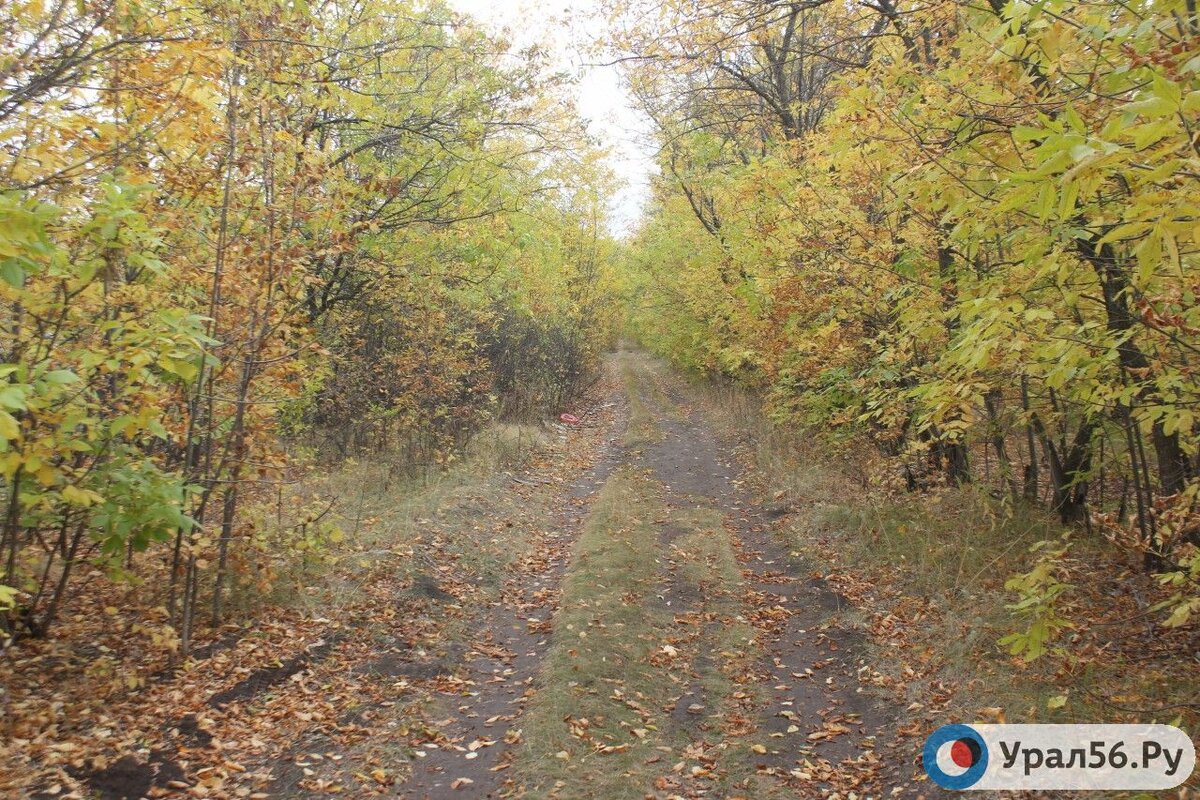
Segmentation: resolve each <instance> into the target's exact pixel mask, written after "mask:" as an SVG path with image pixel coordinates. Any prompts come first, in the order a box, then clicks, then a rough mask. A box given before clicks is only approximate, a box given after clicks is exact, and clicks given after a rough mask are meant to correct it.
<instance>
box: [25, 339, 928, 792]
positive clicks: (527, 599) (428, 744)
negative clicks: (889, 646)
mask: <svg viewBox="0 0 1200 800" xmlns="http://www.w3.org/2000/svg"><path fill="white" fill-rule="evenodd" d="M705 397H706V395H705V393H704V392H703V391H698V390H696V389H695V388H694V387H692V386H691V385H690V384H688V382H687V381H686V380H684V379H683V378H682V377H680V376H679V375H677V374H675V373H673V372H672V371H671V370H669V369H668V368H666V367H665V366H663V365H662V364H661V363H660V362H658V361H657V360H655V359H653V358H651V357H649V356H648V355H646V354H644V353H641V352H635V351H623V352H620V353H616V354H614V355H612V356H610V357H609V358H608V359H607V361H606V370H605V376H604V378H603V379H602V381H601V382H600V383H599V384H598V386H597V388H596V389H595V391H594V392H593V393H592V395H591V397H590V398H589V399H588V400H587V401H586V402H584V403H581V404H580V407H579V408H576V409H572V411H573V412H575V413H576V415H577V416H579V417H580V418H581V423H580V424H579V425H577V426H571V427H563V428H559V429H555V430H552V431H551V432H550V435H549V436H548V437H547V441H545V442H543V449H542V450H541V451H539V455H537V456H536V457H535V458H533V459H532V460H531V461H530V462H529V463H527V464H526V465H525V467H524V468H523V469H522V470H521V471H520V472H518V473H511V472H503V471H499V472H493V473H491V474H488V475H484V476H482V477H480V478H479V479H478V480H473V482H472V481H467V482H465V483H461V484H456V485H455V487H454V488H453V490H452V491H444V492H442V493H441V494H438V495H436V496H434V497H431V498H428V499H427V500H423V501H422V503H424V505H422V506H421V507H420V508H418V509H416V510H413V509H411V508H408V506H405V507H404V508H405V509H407V510H405V511H404V512H403V513H405V514H408V515H410V516H411V518H412V519H411V525H409V526H408V527H405V528H404V530H405V531H407V533H405V534H404V535H405V536H406V537H408V538H407V539H406V540H404V541H397V540H395V539H393V540H390V541H388V540H380V541H379V542H377V543H376V545H374V546H375V547H377V548H383V549H379V550H377V551H372V552H380V553H385V554H387V555H386V556H381V557H380V559H381V560H376V561H375V562H371V563H373V564H374V566H372V567H371V569H370V570H369V571H368V572H367V573H364V577H363V579H362V585H361V586H360V587H359V588H358V589H356V594H355V597H356V598H357V599H354V600H352V601H347V602H346V606H345V610H343V611H340V612H338V613H334V612H331V611H328V610H324V609H321V610H319V611H318V612H316V613H312V614H309V615H308V616H304V617H300V618H297V617H296V615H295V614H293V616H292V617H291V618H289V619H290V620H291V621H289V622H288V623H287V624H286V625H285V624H283V623H279V624H277V625H267V624H265V623H262V622H260V623H259V625H258V628H257V630H253V631H250V632H246V633H241V634H235V635H232V636H231V637H230V638H229V639H228V641H222V642H221V643H218V645H215V646H214V647H213V648H212V652H211V653H210V654H207V655H206V658H205V659H204V660H201V661H198V662H196V663H195V664H194V665H192V666H191V667H189V669H188V670H187V671H186V672H184V673H182V674H180V675H179V676H175V677H170V678H168V679H164V681H163V682H162V683H161V684H155V685H153V686H151V687H149V688H148V689H147V690H146V691H145V692H143V693H142V694H141V695H139V697H141V698H143V702H144V704H145V705H144V707H143V708H141V709H134V710H133V712H131V714H133V716H134V717H136V719H137V724H138V725H139V726H141V729H142V730H144V731H152V732H153V731H157V733H152V734H145V733H143V734H138V738H137V742H138V743H139V745H138V747H139V748H140V749H136V750H135V751H133V752H131V751H130V750H129V746H128V745H124V746H123V749H121V750H117V749H116V747H115V746H114V749H113V753H112V755H111V756H110V757H109V758H107V760H106V762H105V763H107V766H105V767H104V768H102V769H96V768H93V769H91V770H88V769H86V768H85V769H80V770H79V771H78V772H75V773H73V775H74V777H75V778H77V779H79V780H81V781H82V782H83V783H84V784H86V786H87V787H88V790H89V791H91V792H92V793H94V794H96V795H99V796H101V797H105V798H137V797H142V796H148V797H167V796H204V797H252V798H270V797H286V798H292V797H314V798H315V797H328V796H350V797H371V796H386V797H397V796H399V797H407V798H455V797H462V798H483V797H530V798H541V797H548V798H550V797H553V798H564V799H565V798H584V797H586V798H589V800H608V799H610V798H611V799H612V800H618V799H621V800H624V799H625V798H647V797H650V798H662V799H663V800H666V799H667V798H698V797H722V798H738V797H740V798H754V799H757V798H763V799H764V800H770V799H771V798H785V797H786V798H795V797H802V798H803V797H814V798H815V797H831V796H839V797H842V798H855V797H857V798H866V797H884V796H897V795H899V796H917V794H918V791H917V789H916V788H915V787H918V786H919V787H922V789H923V791H922V792H921V793H923V794H926V795H928V794H929V791H928V789H929V785H928V783H924V784H913V783H912V781H913V780H914V775H915V774H916V773H917V772H918V771H919V767H917V766H915V765H914V763H913V752H914V748H913V746H912V742H911V741H904V742H902V743H898V742H897V739H896V737H895V733H894V732H895V730H896V729H897V728H898V727H899V726H900V723H901V722H902V721H903V720H902V714H900V713H898V712H897V711H896V710H895V709H894V708H890V707H889V705H888V701H887V698H885V697H882V696H880V695H878V694H877V693H876V691H875V689H874V687H873V685H872V684H873V681H872V676H873V674H874V671H873V669H872V667H871V665H870V664H868V663H866V662H865V661H864V655H863V654H864V648H863V646H862V645H863V642H862V640H861V639H860V638H859V634H857V633H855V632H854V631H853V630H852V629H851V625H850V624H849V622H848V620H847V619H845V618H844V615H843V612H844V611H845V610H846V609H845V608H844V603H843V601H842V600H841V599H840V598H839V597H838V596H837V595H836V594H834V593H833V592H831V591H830V590H829V589H828V588H827V587H826V586H825V584H824V583H823V582H822V580H820V573H819V571H817V570H816V569H815V568H814V566H813V564H811V563H809V562H807V561H806V560H805V554H804V553H802V552H797V551H795V550H793V549H791V548H789V547H788V546H787V545H786V544H784V542H785V541H786V540H785V539H784V538H782V537H781V536H779V535H778V530H777V529H778V528H779V527H780V526H781V525H784V524H785V523H786V522H787V521H788V518H789V516H790V515H791V513H792V511H791V509H792V508H793V507H795V505H796V504H793V503H791V502H790V501H791V500H793V499H792V498H782V499H781V498H774V497H772V498H768V499H765V500H764V498H762V497H760V496H759V492H757V491H756V476H755V475H754V472H753V470H751V469H747V468H746V467H744V466H743V465H742V464H741V463H739V462H740V459H739V457H738V453H739V450H738V442H737V436H736V428H737V425H736V421H733V422H734V424H730V420H728V419H727V418H726V417H727V415H724V416H723V415H722V414H721V413H720V412H721V409H717V408H714V407H713V406H712V402H711V401H710V400H706V399H705ZM365 491H366V490H365V489H363V490H362V492H363V493H365ZM384 491H387V490H386V483H385V490H384ZM391 491H392V492H393V494H394V493H395V491H396V490H394V489H393V490H391ZM389 497H390V496H384V495H381V496H380V498H379V502H378V503H377V504H376V506H375V507H371V508H369V509H367V511H366V512H364V511H363V510H362V509H359V510H358V511H357V512H356V514H357V515H358V516H356V517H355V520H354V522H355V525H356V526H357V523H358V520H359V518H360V517H362V516H363V515H364V514H367V518H368V521H370V520H372V519H376V520H382V522H383V523H386V522H387V521H388V519H389V516H388V515H389V514H393V515H395V514H400V513H401V512H400V511H399V510H397V509H399V508H400V506H397V505H395V502H394V500H392V499H389ZM405 502H408V501H407V500H406V501H405ZM380 524H382V523H380ZM362 563H363V564H364V565H366V564H368V563H369V562H368V560H367V559H365V558H364V560H363V562H362ZM388 565H395V566H394V567H388ZM208 687H212V688H208ZM163 698H170V702H169V703H168V702H165V701H164V700H163ZM181 707H183V708H190V709H191V710H190V713H187V714H184V715H180V713H179V711H178V709H179V708H181ZM168 708H169V709H174V710H172V711H169V712H168V711H162V710H161V709H168ZM159 714H161V715H162V717H163V718H161V719H160V718H158V717H157V716H156V715H159ZM93 763H95V762H93ZM46 796H54V795H49V794H48V795H46Z"/></svg>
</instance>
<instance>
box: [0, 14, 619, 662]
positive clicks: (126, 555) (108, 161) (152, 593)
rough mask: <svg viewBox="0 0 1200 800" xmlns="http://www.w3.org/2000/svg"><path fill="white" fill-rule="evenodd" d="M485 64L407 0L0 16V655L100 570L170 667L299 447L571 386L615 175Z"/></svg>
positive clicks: (538, 90) (485, 46)
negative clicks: (147, 621) (603, 196)
mask: <svg viewBox="0 0 1200 800" xmlns="http://www.w3.org/2000/svg"><path fill="white" fill-rule="evenodd" d="M507 47H508V46H507V45H506V44H505V43H503V42H500V41H496V40H494V39H492V38H489V37H488V36H487V35H485V34H483V33H482V32H481V31H480V30H479V29H477V28H475V27H473V26H472V25H471V24H469V23H468V22H467V21H465V20H464V19H463V18H461V17H459V16H458V15H456V14H454V13H452V12H451V11H449V10H448V9H447V8H446V7H444V6H442V5H440V4H437V3H434V4H430V5H427V4H417V5H413V4H409V3H407V2H403V1H402V0H401V1H399V2H391V1H390V0H385V1H384V2H373V3H368V4H358V3H351V4H343V3H313V4H309V3H303V2H300V3H291V2H275V1H274V0H261V2H260V1H258V0H254V1H253V2H217V3H215V4H207V5H204V6H203V7H201V6H189V5H186V4H185V5H180V4H175V3H169V2H158V0H149V1H148V2H140V1H134V0H86V1H85V2H74V0H70V1H69V2H68V1H67V0H51V2H23V1H21V0H19V1H18V2H16V3H15V4H9V5H8V6H7V7H6V8H5V10H4V11H3V12H0V52H2V53H3V55H0V143H2V145H0V173H2V176H3V177H2V179H0V180H2V181H3V183H4V187H3V192H2V193H0V294H2V298H3V299H2V302H3V305H4V308H5V313H4V315H3V322H0V348H2V350H3V355H2V358H0V361H2V362H3V363H2V365H0V375H2V376H3V384H2V388H0V408H2V410H0V475H2V478H0V487H2V492H3V507H4V510H3V512H2V514H3V523H2V535H0V553H2V559H0V605H2V607H3V621H2V622H0V633H2V638H3V639H5V640H8V639H10V638H13V637H22V636H47V635H49V634H50V633H51V632H52V630H53V626H54V623H55V621H56V619H58V618H59V616H60V614H61V612H62V609H63V607H64V606H65V605H67V604H70V603H72V602H74V601H76V600H78V596H79V593H80V592H88V591H91V590H93V589H95V588H96V583H95V581H94V580H93V578H94V574H95V572H96V571H97V570H99V571H100V572H102V573H103V574H104V575H106V576H107V577H106V580H116V581H120V582H126V583H128V584H130V585H132V586H137V587H141V589H140V601H141V602H143V603H145V605H146V606H147V607H154V606H156V607H158V609H159V611H160V612H161V616H155V619H157V620H158V622H160V623H161V625H162V628H161V631H162V635H161V637H160V639H161V642H162V644H163V646H164V647H168V648H171V649H175V650H177V651H178V652H184V653H186V652H187V651H188V649H189V647H190V645H191V642H192V640H193V638H194V636H193V634H194V631H195V630H196V629H197V627H198V626H200V625H202V624H212V625H215V624H217V623H218V622H220V620H221V618H222V615H223V603H224V600H225V598H226V597H227V596H228V594H229V592H230V591H231V589H232V588H234V587H236V586H241V585H243V584H244V585H245V586H246V587H249V588H252V589H255V590H256V591H258V590H263V589H264V588H265V585H264V582H266V584H269V582H270V579H271V575H270V574H269V572H267V573H264V572H263V571H262V570H261V569H255V568H253V566H254V561H255V552H256V550H257V549H259V548H261V546H262V543H263V541H266V540H270V541H272V542H276V543H286V542H295V541H298V540H300V539H301V538H302V537H297V536H293V535H291V534H292V532H288V531H264V530H263V526H264V525H265V524H267V523H266V522H265V521H264V520H265V519H266V517H267V515H264V514H259V513H254V512H253V507H254V505H255V504H256V503H258V502H259V501H260V500H262V498H264V497H272V496H274V492H275V489H276V487H278V486H279V485H281V484H282V483H285V482H287V481H288V480H289V478H290V474H291V473H290V470H291V469H292V467H293V466H294V465H295V464H296V458H295V455H294V454H295V453H297V452H304V451H305V450H306V448H307V451H308V452H311V451H312V448H313V446H314V445H315V446H316V447H317V449H318V450H319V452H320V453H321V454H328V453H333V454H335V455H336V454H337V453H340V454H343V455H345V454H351V453H360V452H363V451H365V450H372V451H384V450H386V451H388V452H389V453H391V454H392V455H391V456H390V457H392V458H394V459H396V460H397V462H398V463H399V464H400V466H402V467H403V468H404V469H409V470H420V469H428V468H435V469H436V468H437V466H438V465H439V464H441V463H444V462H445V461H446V460H448V459H450V458H451V457H452V456H453V453H454V452H456V450H457V449H458V448H461V447H462V446H463V444H464V443H465V441H466V440H467V438H469V436H470V434H471V433H472V432H473V431H475V430H476V429H478V427H479V426H480V425H482V424H483V423H484V422H486V421H487V420H488V419H492V418H494V417H495V416H496V415H498V414H501V413H512V414H517V413H520V414H525V415H536V414H541V413H548V412H551V411H556V410H557V409H556V404H557V403H560V402H562V401H564V399H566V398H568V397H570V396H571V394H572V392H573V391H575V390H576V389H577V388H578V386H579V385H580V383H581V382H582V381H583V379H584V378H585V376H586V374H587V373H588V371H589V369H590V368H591V365H592V364H593V361H594V358H595V356H596V354H597V352H598V349H599V347H600V346H601V343H602V340H603V336H604V333H603V331H604V329H605V326H606V324H607V322H606V319H605V317H604V315H603V314H600V313H598V312H597V311H596V305H595V302H596V301H595V298H597V297H599V296H601V295H602V294H603V293H604V292H605V291H607V289H606V280H607V278H606V277H605V259H606V257H607V256H606V248H607V247H609V246H610V245H609V244H608V243H607V236H606V234H605V233H604V224H605V223H604V220H603V218H602V213H601V212H602V204H601V201H600V200H598V199H597V198H598V197H599V196H600V195H599V193H600V191H601V189H602V187H603V186H604V185H605V182H606V181H607V178H606V176H605V174H604V172H603V170H602V169H601V168H600V167H599V166H597V160H596V156H595V153H594V152H592V151H591V150H590V149H589V146H588V144H587V143H586V141H585V140H584V138H583V135H582V126H581V124H580V123H579V122H578V120H577V118H576V117H575V116H574V115H573V113H572V111H571V110H570V108H569V107H568V106H567V105H565V101H564V99H563V98H564V96H563V93H562V91H561V86H560V84H559V80H560V79H559V78H557V77H554V75H553V73H552V72H551V71H550V70H549V69H547V67H546V63H545V58H544V57H543V56H542V55H541V54H539V53H538V52H536V51H531V52H527V53H524V54H522V57H521V58H517V59H514V58H510V57H507V56H506V55H505V50H506V48H507ZM562 331H570V332H571V333H570V334H569V335H568V336H567V338H568V339H569V342H568V343H567V344H565V345H563V344H556V343H555V342H557V341H558V340H559V339H562V338H563V336H564V334H562V333H561V332H562ZM556 337H557V338H556ZM530 342H533V343H539V346H543V347H544V348H545V350H546V353H545V357H544V358H543V359H542V360H541V361H539V362H537V363H532V364H521V366H520V371H519V372H518V373H513V369H514V368H513V367H512V365H511V362H512V360H513V359H514V358H516V359H519V358H521V356H520V355H519V354H515V352H516V350H515V349H523V348H525V347H526V346H527V344H528V343H530ZM514 375H515V378H516V379H515V380H514ZM527 384H537V385H538V386H540V387H542V388H541V389H540V390H539V391H537V392H530V393H522V391H523V387H524V386H525V385H527ZM330 445H332V447H330ZM247 509H250V511H247ZM314 529H315V527H314ZM306 530H307V531H308V532H307V533H306V536H308V538H311V535H310V534H311V533H312V529H306ZM305 542H306V545H310V546H311V545H312V542H311V541H308V540H307V539H305ZM84 567H86V569H83V568H84ZM81 572H86V573H87V574H88V576H89V577H87V579H84V578H83V576H81V575H80V573H81ZM255 587H257V588H255ZM156 624H158V623H156Z"/></svg>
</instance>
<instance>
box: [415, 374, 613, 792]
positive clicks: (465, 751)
mask: <svg viewBox="0 0 1200 800" xmlns="http://www.w3.org/2000/svg"><path fill="white" fill-rule="evenodd" d="M626 419H627V410H626V407H625V404H624V402H623V399H622V397H621V396H620V395H619V394H618V393H611V394H609V395H608V396H607V398H606V402H605V403H602V404H600V405H599V406H598V407H594V408H592V409H590V410H589V411H587V412H585V413H583V414H581V424H582V425H585V426H589V425H590V426H596V427H599V428H600V429H601V431H602V435H601V440H602V441H601V444H600V447H599V450H598V452H597V455H596V459H595V461H594V463H593V465H592V466H591V467H590V468H589V469H587V470H585V471H584V472H582V473H581V474H579V475H578V476H576V477H575V478H574V479H572V480H570V481H569V482H566V483H565V484H564V485H563V486H562V490H561V496H562V507H561V508H560V509H559V510H558V514H557V518H556V519H555V520H554V521H553V522H554V526H553V528H552V529H551V530H547V531H543V532H541V533H540V538H541V541H540V542H539V543H538V545H537V546H536V547H535V550H536V551H538V552H539V553H541V554H542V558H541V563H540V564H539V566H540V569H539V570H537V571H532V570H530V571H525V572H522V573H521V574H519V575H517V576H516V577H514V578H513V579H512V580H511V581H509V583H508V585H506V586H505V589H504V591H503V593H502V597H501V599H500V600H499V601H497V602H496V603H495V604H494V605H493V607H492V608H491V609H490V610H489V611H488V612H487V613H486V614H485V616H484V617H483V619H482V620H480V621H479V623H478V624H477V625H476V627H475V630H474V636H473V645H471V649H470V650H469V652H468V653H467V654H466V661H465V663H464V664H463V665H462V669H460V670H458V675H457V679H458V680H459V681H461V682H462V687H463V693H464V695H467V696H460V697H458V698H455V700H454V701H453V703H454V707H453V708H449V707H447V708H445V709H444V711H445V713H446V715H447V717H448V718H449V719H450V722H449V724H447V725H445V726H444V727H443V731H442V732H443V734H444V736H443V739H442V740H441V741H440V742H438V743H437V745H436V746H434V747H425V748H422V749H420V750H419V751H418V752H419V753H422V754H423V755H422V757H419V758H418V759H417V761H416V763H415V764H414V766H413V771H412V774H411V776H410V777H409V778H408V779H407V780H406V781H404V782H403V783H402V784H401V785H400V786H398V787H397V790H398V796H400V797H408V798H414V799H415V798H441V797H448V796H469V797H487V798H491V797H498V796H501V795H502V794H504V793H506V792H507V791H508V790H510V789H511V785H510V782H509V781H508V780H507V779H506V770H507V769H508V767H509V765H510V760H511V757H512V748H513V747H514V746H515V745H516V744H517V743H518V742H519V741H520V715H521V712H522V710H523V708H524V706H525V704H526V702H527V700H528V699H529V697H531V696H532V694H533V692H535V691H536V689H537V674H538V668H539V666H540V664H541V662H542V659H543V657H544V655H545V653H546V649H547V647H548V645H549V632H550V630H551V620H552V618H553V615H554V612H555V609H556V608H557V605H558V595H559V585H560V584H561V581H562V578H563V575H564V574H565V572H566V569H567V565H568V562H569V560H570V555H571V547H572V545H573V543H574V540H575V538H576V537H577V535H578V533H579V529H580V526H581V524H582V521H583V518H584V516H585V515H586V510H587V505H588V503H589V502H590V499H591V498H592V497H593V496H594V495H595V494H596V492H597V491H598V490H599V489H600V488H601V487H602V486H603V485H604V483H605V482H606V481H607V480H608V477H609V475H611V474H612V472H613V471H614V470H615V469H616V468H617V467H618V466H619V465H620V463H621V461H622V454H621V449H620V439H621V436H622V434H623V432H624V428H625V424H626ZM442 700H443V704H444V705H446V706H450V705H451V700H450V698H449V697H448V696H447V697H443V698H442ZM457 790H462V792H461V793H459V792H458V791H457Z"/></svg>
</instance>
